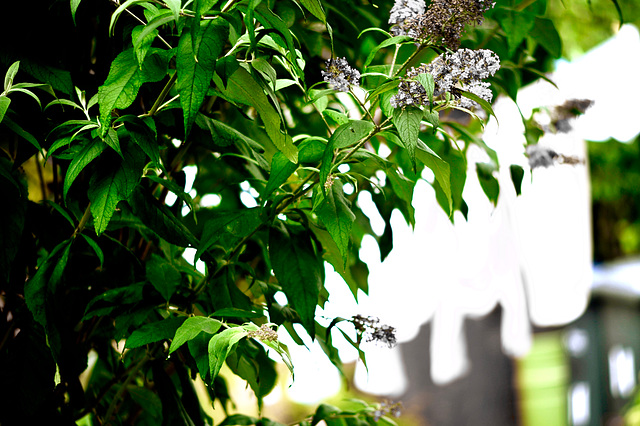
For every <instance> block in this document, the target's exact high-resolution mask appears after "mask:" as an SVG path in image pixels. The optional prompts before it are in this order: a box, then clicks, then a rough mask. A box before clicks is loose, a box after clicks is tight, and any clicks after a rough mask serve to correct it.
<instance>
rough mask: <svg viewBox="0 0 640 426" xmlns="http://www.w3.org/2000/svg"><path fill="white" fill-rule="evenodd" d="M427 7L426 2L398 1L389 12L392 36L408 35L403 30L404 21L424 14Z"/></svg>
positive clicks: (419, 0)
mask: <svg viewBox="0 0 640 426" xmlns="http://www.w3.org/2000/svg"><path fill="white" fill-rule="evenodd" d="M426 7H427V6H426V4H425V2H424V0H396V2H395V3H394V4H393V7H392V8H391V11H390V12H389V24H390V25H391V34H393V35H394V36H399V35H407V32H406V31H405V30H404V29H403V28H402V24H403V23H404V21H406V20H407V19H411V18H415V17H416V16H418V15H421V14H423V13H424V11H425V9H426Z"/></svg>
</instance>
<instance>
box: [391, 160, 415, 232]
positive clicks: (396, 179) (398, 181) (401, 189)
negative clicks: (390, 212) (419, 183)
mask: <svg viewBox="0 0 640 426" xmlns="http://www.w3.org/2000/svg"><path fill="white" fill-rule="evenodd" d="M385 173H386V175H387V178H388V179H389V182H391V187H392V188H393V192H394V193H395V195H397V196H398V198H400V199H401V200H402V201H403V202H404V203H403V204H404V206H403V207H404V208H405V209H406V213H407V214H408V216H409V217H408V218H407V222H409V224H410V225H411V226H415V210H414V208H413V205H412V204H411V202H412V201H413V189H414V187H415V182H413V181H412V180H410V179H408V178H407V177H406V176H404V175H403V174H401V173H399V172H398V170H397V169H396V168H395V167H387V169H386V170H385ZM398 207H400V206H398ZM401 210H402V209H401ZM404 213H405V212H404V211H403V214H404ZM407 214H405V216H406V215H407Z"/></svg>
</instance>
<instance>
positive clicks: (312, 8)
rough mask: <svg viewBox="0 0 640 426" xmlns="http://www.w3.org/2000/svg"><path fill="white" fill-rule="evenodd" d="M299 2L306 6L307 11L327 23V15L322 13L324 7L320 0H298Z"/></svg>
mask: <svg viewBox="0 0 640 426" xmlns="http://www.w3.org/2000/svg"><path fill="white" fill-rule="evenodd" d="M300 3H302V5H303V6H304V7H305V8H307V10H308V11H309V12H311V14H312V15H313V16H315V17H316V18H318V19H319V20H320V21H322V23H324V24H326V23H327V16H326V14H325V13H324V9H323V8H322V3H320V0H300Z"/></svg>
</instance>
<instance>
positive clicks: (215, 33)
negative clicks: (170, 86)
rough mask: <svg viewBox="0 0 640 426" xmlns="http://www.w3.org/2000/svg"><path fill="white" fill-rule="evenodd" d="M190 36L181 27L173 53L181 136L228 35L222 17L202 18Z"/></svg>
mask: <svg viewBox="0 0 640 426" xmlns="http://www.w3.org/2000/svg"><path fill="white" fill-rule="evenodd" d="M194 25H197V23H196V24H194ZM191 37H192V35H191V32H190V31H183V33H182V36H181V37H180V42H179V43H178V54H177V57H176V67H177V70H178V71H177V72H178V80H177V83H176V89H177V90H178V93H179V94H180V105H181V106H182V110H183V113H184V128H185V138H186V137H187V136H188V135H189V132H190V131H191V126H192V125H193V122H194V121H195V119H196V115H197V113H198V110H199V109H200V106H201V105H202V102H203V101H204V98H205V96H206V94H207V89H208V88H209V84H210V82H211V77H212V76H213V73H214V72H215V70H216V60H217V59H218V56H219V55H220V53H221V52H222V48H223V47H224V44H225V43H226V41H227V38H228V37H229V24H228V23H227V21H225V20H223V19H214V20H205V21H202V22H201V23H200V31H199V32H198V38H197V39H196V40H195V43H192V38H191Z"/></svg>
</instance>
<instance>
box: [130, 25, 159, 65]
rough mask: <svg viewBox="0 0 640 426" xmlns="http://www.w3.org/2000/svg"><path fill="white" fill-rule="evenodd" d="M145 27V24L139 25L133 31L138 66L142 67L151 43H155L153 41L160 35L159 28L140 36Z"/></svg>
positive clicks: (132, 39)
mask: <svg viewBox="0 0 640 426" xmlns="http://www.w3.org/2000/svg"><path fill="white" fill-rule="evenodd" d="M144 29H145V26H144V25H138V26H137V27H135V28H134V29H133V31H132V32H131V41H132V42H133V49H134V50H135V53H136V59H137V60H138V67H139V68H140V69H142V64H143V63H144V58H145V57H146V56H147V52H149V49H150V48H151V44H153V41H154V40H155V38H156V37H157V36H158V30H153V31H151V32H150V33H149V34H147V35H146V36H145V37H140V34H141V33H142V31H144Z"/></svg>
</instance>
